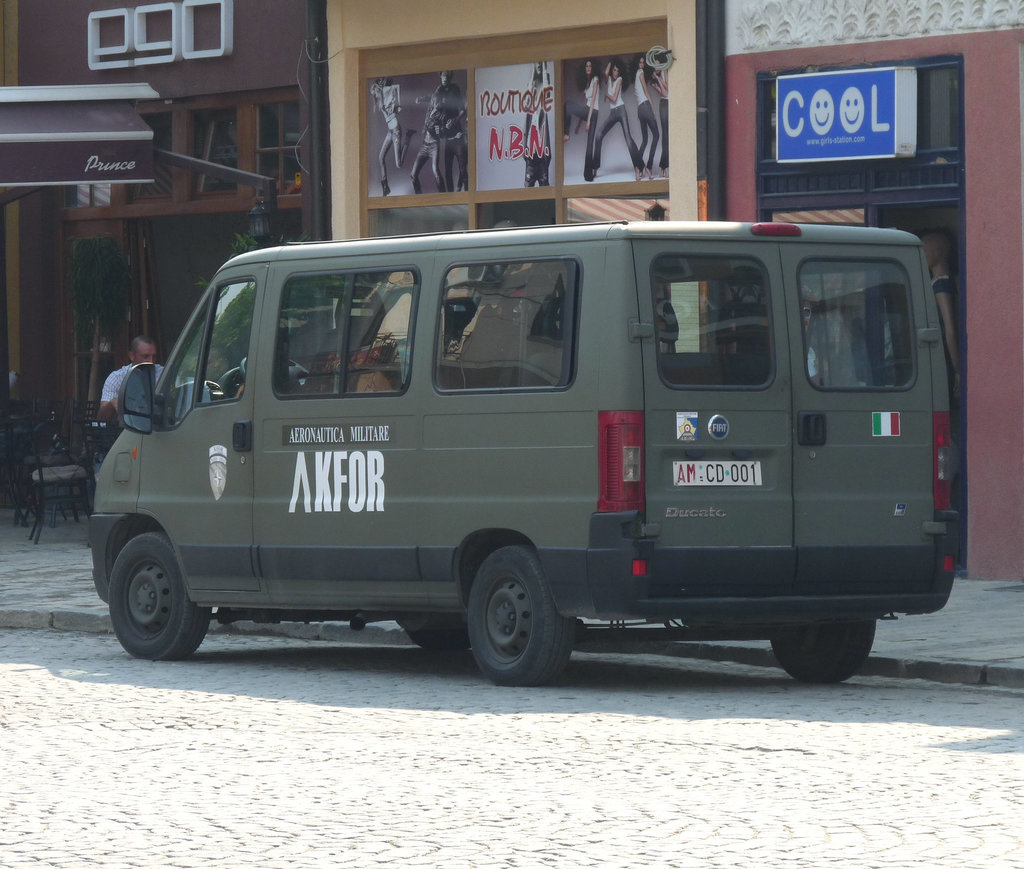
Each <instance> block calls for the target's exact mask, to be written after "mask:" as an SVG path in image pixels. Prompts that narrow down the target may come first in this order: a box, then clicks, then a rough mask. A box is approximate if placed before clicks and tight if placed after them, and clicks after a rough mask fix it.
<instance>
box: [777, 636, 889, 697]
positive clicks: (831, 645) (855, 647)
mask: <svg viewBox="0 0 1024 869" xmlns="http://www.w3.org/2000/svg"><path fill="white" fill-rule="evenodd" d="M874 641H875V622H874V620H871V621H863V622H823V623H821V624H815V625H800V626H797V627H792V628H785V629H783V630H780V631H779V632H778V633H776V634H775V635H774V636H773V637H772V638H771V642H772V651H773V652H774V653H775V659H776V660H777V661H778V662H779V666H780V667H782V669H783V670H785V671H786V672H787V673H789V675H790V676H792V677H793V678H794V679H797V680H799V681H801V682H814V683H819V684H821V683H828V682H843V681H845V680H846V679H849V678H850V677H851V676H852V675H853V674H854V673H856V672H857V671H858V670H859V669H860V668H861V666H862V665H863V664H864V662H865V661H866V660H867V657H868V655H869V654H870V652H871V645H872V643H874Z"/></svg>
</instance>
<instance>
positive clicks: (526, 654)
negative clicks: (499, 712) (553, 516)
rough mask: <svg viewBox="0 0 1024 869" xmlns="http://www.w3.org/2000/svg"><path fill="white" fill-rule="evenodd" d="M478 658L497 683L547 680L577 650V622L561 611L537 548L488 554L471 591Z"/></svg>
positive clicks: (471, 622) (508, 548) (471, 636)
mask: <svg viewBox="0 0 1024 869" xmlns="http://www.w3.org/2000/svg"><path fill="white" fill-rule="evenodd" d="M468 626H469V639H470V645H471V647H472V649H473V657H474V658H475V659H476V663H477V666H478V667H479V668H480V670H481V671H482V672H483V673H484V675H485V676H487V677H488V678H489V679H490V680H491V681H492V682H494V683H495V684H496V685H511V686H525V685H544V684H546V683H548V682H551V681H552V680H553V679H555V678H556V677H557V676H558V675H559V674H560V673H561V672H562V670H563V669H564V668H565V665H566V664H567V663H568V661H569V656H570V655H571V654H572V644H573V640H574V638H575V629H576V624H575V621H574V620H573V619H571V618H566V617H565V616H562V615H559V613H558V610H557V609H556V608H555V601H554V598H553V597H552V595H551V590H550V589H549V588H548V584H547V581H546V580H545V579H544V572H543V570H542V569H541V566H540V561H539V560H538V558H537V555H536V553H535V552H534V551H533V550H532V549H529V548H527V547H525V546H506V547H504V548H502V549H498V550H495V551H494V552H492V553H491V554H490V555H489V556H487V558H485V559H484V561H483V563H482V564H481V565H480V568H479V570H478V571H477V574H476V577H475V579H474V580H473V585H472V587H471V588H470V592H469V607H468Z"/></svg>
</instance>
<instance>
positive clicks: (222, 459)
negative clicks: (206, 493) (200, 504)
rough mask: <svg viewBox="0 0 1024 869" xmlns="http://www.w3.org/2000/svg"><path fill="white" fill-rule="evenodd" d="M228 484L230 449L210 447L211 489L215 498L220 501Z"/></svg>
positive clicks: (216, 446)
mask: <svg viewBox="0 0 1024 869" xmlns="http://www.w3.org/2000/svg"><path fill="white" fill-rule="evenodd" d="M227 482H228V448H227V447H224V446H221V445H220V444H214V445H213V446H212V447H210V488H211V489H213V497H214V498H215V499H216V500H218V501H219V500H220V496H221V495H223V494H224V487H225V486H226V485H227Z"/></svg>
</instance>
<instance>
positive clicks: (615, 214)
mask: <svg viewBox="0 0 1024 869" xmlns="http://www.w3.org/2000/svg"><path fill="white" fill-rule="evenodd" d="M655 203H657V204H658V205H660V206H661V207H662V208H664V209H665V215H664V217H663V219H664V220H668V205H669V202H668V198H667V197H666V198H665V199H615V198H608V199H597V198H593V199H591V198H586V199H570V200H568V202H567V203H566V208H567V211H566V216H567V219H568V222H569V223H593V222H594V221H606V220H647V219H648V217H647V212H648V211H649V210H650V209H651V208H652V207H653V206H654V205H655Z"/></svg>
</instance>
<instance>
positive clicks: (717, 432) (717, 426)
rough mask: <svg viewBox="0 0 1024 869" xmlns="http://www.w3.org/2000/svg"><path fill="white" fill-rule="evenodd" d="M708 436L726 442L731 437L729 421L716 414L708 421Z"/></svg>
mask: <svg viewBox="0 0 1024 869" xmlns="http://www.w3.org/2000/svg"><path fill="white" fill-rule="evenodd" d="M708 434H709V435H711V437H713V438H714V439H715V440H719V441H720V440H724V439H725V438H726V437H728V435H729V420H727V419H726V418H725V417H724V416H722V415H721V414H719V413H716V414H715V415H714V416H713V417H711V419H709V420H708Z"/></svg>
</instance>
